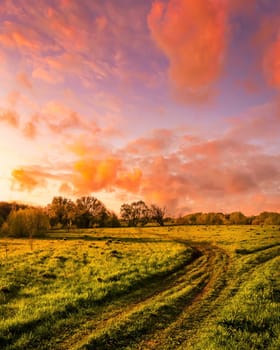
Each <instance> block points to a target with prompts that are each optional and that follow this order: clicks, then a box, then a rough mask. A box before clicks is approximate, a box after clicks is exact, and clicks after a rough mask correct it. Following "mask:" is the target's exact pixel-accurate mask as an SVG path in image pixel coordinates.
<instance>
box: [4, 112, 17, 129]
mask: <svg viewBox="0 0 280 350" xmlns="http://www.w3.org/2000/svg"><path fill="white" fill-rule="evenodd" d="M0 122H6V123H8V124H10V126H12V127H14V128H17V127H18V125H19V117H18V115H17V113H16V112H14V111H9V110H6V111H5V110H4V111H0Z"/></svg>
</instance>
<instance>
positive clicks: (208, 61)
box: [148, 0, 228, 100]
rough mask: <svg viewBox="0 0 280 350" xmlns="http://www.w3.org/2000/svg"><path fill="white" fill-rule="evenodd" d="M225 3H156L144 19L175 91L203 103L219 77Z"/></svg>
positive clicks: (225, 26) (173, 0) (210, 0)
mask: <svg viewBox="0 0 280 350" xmlns="http://www.w3.org/2000/svg"><path fill="white" fill-rule="evenodd" d="M227 17H228V7H227V1H225V0H222V1H215V0H206V1H205V0H190V1H184V0H169V1H168V3H167V4H166V3H164V2H161V1H156V2H154V4H153V7H152V9H151V12H150V14H149V16H148V25H149V28H150V30H151V34H152V37H153V39H154V40H155V42H156V44H157V45H158V47H159V48H160V49H161V50H162V51H163V52H164V53H165V55H166V56H167V57H168V59H169V63H170V68H169V76H170V79H171V80H172V82H173V83H174V84H175V86H176V88H177V89H178V90H179V91H184V94H185V95H186V96H187V95H189V96H191V97H192V96H193V97H194V98H196V99H201V100H203V99H204V98H207V96H208V95H209V89H208V87H209V85H211V84H212V83H213V82H214V81H216V80H217V78H218V77H219V76H220V74H221V71H222V67H223V60H224V54H225V47H226V38H227V32H228V23H227V22H228V18H227Z"/></svg>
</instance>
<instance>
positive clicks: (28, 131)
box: [23, 121, 37, 139]
mask: <svg viewBox="0 0 280 350" xmlns="http://www.w3.org/2000/svg"><path fill="white" fill-rule="evenodd" d="M23 135H24V136H25V137H27V138H29V139H34V138H35V137H36V135H37V128H36V125H35V124H34V122H32V121H29V122H27V123H26V124H25V126H24V128H23Z"/></svg>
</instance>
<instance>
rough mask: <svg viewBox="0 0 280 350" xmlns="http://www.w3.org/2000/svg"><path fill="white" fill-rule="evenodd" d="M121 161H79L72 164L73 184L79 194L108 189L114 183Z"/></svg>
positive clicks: (113, 159)
mask: <svg viewBox="0 0 280 350" xmlns="http://www.w3.org/2000/svg"><path fill="white" fill-rule="evenodd" d="M121 164H122V161H121V160H120V159H116V158H108V159H104V160H94V159H81V160H79V161H77V162H76V163H75V164H74V174H73V184H74V186H75V188H76V189H77V190H78V191H79V192H81V193H88V192H95V191H100V190H102V189H106V188H107V189H110V188H111V187H112V186H113V185H114V184H115V182H116V179H117V172H118V171H119V170H120V168H121Z"/></svg>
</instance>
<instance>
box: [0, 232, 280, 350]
mask: <svg viewBox="0 0 280 350" xmlns="http://www.w3.org/2000/svg"><path fill="white" fill-rule="evenodd" d="M0 349H3V350H8V349H10V350H11V349H18V350H24V349H53V350H63V349H160V350H162V349H170V350H171V349H197V350H198V349H199V350H201V349H209V350H210V349H213V350H214V349H232V350H236V349H238V350H239V349H240V350H241V349H244V350H245V349H248V350H249V349H250V350H253V349H268V350H272V349H275V350H276V349H280V230H279V227H277V226H275V227H270V226H267V227H259V226H174V227H163V228H159V227H146V228H118V229H94V230H83V231H73V232H70V233H66V232H55V233H52V234H51V236H50V237H49V238H48V239H41V240H33V241H29V240H20V239H18V240H16V239H1V240H0Z"/></svg>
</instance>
